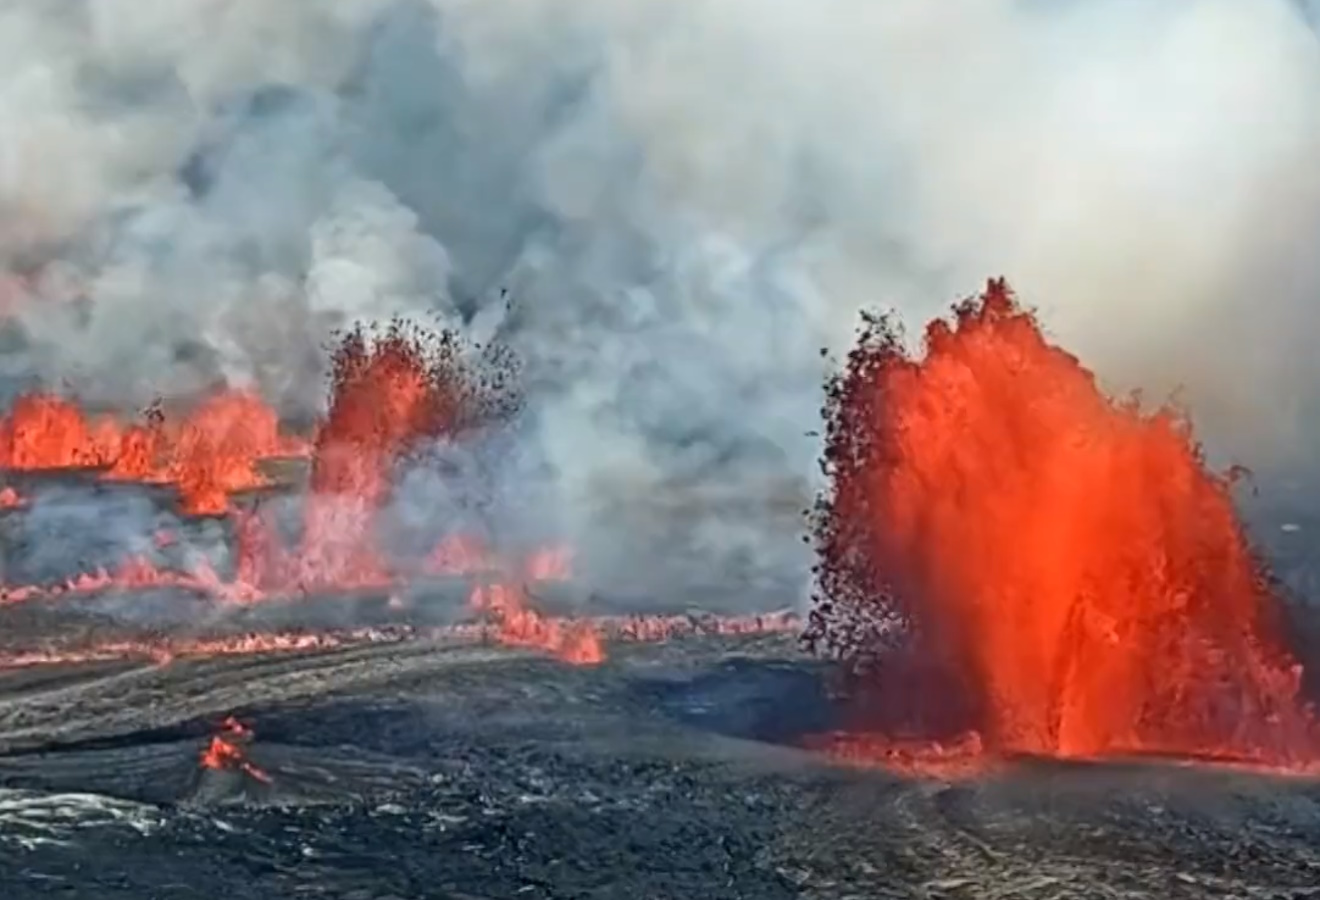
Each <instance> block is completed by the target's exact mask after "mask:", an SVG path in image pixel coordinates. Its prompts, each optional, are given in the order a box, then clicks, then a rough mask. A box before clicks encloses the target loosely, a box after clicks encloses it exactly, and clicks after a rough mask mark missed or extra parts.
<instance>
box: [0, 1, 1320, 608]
mask: <svg viewBox="0 0 1320 900" xmlns="http://www.w3.org/2000/svg"><path fill="white" fill-rule="evenodd" d="M1318 8H1320V4H1316V3H1310V2H1308V3H1288V2H1285V0H1261V2H1256V3H1242V2H1240V0H1179V2H1172V3H1163V4H1153V3H1144V2H1138V0H1058V2H1047V0H1034V2H1033V0H946V2H942V3H938V4H932V3H929V2H925V0H890V2H885V3H875V2H867V0H810V2H807V0H788V2H781V3H775V4H767V3H764V2H752V0H664V2H660V0H609V2H606V0H481V2H476V0H429V2H427V0H333V2H325V0H283V2H279V3H272V2H267V0H229V2H224V3H217V2H212V0H174V2H172V3H168V4H156V5H149V4H143V3H141V2H138V0H9V2H5V3H0V50H2V51H3V52H0V79H2V80H0V84H3V85H4V87H3V89H0V135H3V137H0V272H7V275H5V281H4V283H3V284H0V304H3V305H5V306H7V307H8V308H11V309H16V310H18V311H19V312H18V315H19V321H20V326H21V327H19V328H18V329H17V331H15V330H14V329H12V328H11V333H10V334H8V335H7V336H6V341H5V344H4V346H5V348H6V350H7V352H6V353H5V354H3V359H2V361H0V376H3V377H4V378H5V379H6V380H7V383H8V384H9V385H10V387H11V389H17V388H18V387H21V386H23V385H25V384H27V383H29V382H30V381H32V380H39V381H42V382H45V383H61V384H68V385H70V386H71V387H72V388H73V389H75V390H77V391H78V392H79V393H80V394H82V395H83V396H84V397H86V398H87V399H88V400H90V401H92V402H95V403H98V404H101V405H106V406H113V407H122V408H128V407H133V406H136V405H139V404H141V403H143V402H146V401H147V400H149V399H151V398H152V397H154V396H156V395H157V394H160V393H162V392H163V393H166V394H186V393H188V392H191V391H195V390H199V389H201V388H204V387H206V386H207V385H209V384H212V383H214V382H217V381H222V380H223V381H229V382H232V383H238V384H257V385H259V386H260V387H261V389H262V390H263V391H264V392H265V393H266V394H267V396H269V397H271V398H273V399H274V400H275V401H277V402H278V403H279V404H280V406H281V408H282V409H283V410H284V411H285V412H287V413H289V414H291V415H292V414H305V413H307V412H311V411H315V409H317V408H318V406H319V404H321V403H322V402H323V401H324V394H325V385H324V382H323V375H324V353H323V351H322V345H323V343H324V341H325V340H326V338H327V336H328V334H329V332H330V331H331V329H333V328H334V327H337V326H340V325H344V324H348V323H350V322H351V321H353V320H357V319H379V318H384V317H388V316H390V315H392V314H395V313H403V314H409V315H425V316H438V317H439V318H440V320H441V321H442V322H443V323H447V324H451V325H454V326H457V327H461V328H463V329H466V330H467V331H468V332H470V334H471V335H472V336H473V338H474V339H475V340H480V341H485V340H489V339H499V340H502V341H506V342H508V343H509V344H511V345H513V346H514V347H515V348H516V350H517V351H518V352H519V354H520V355H521V356H522V357H523V359H524V360H525V363H526V377H527V381H528V388H529V402H528V419H527V421H526V422H524V423H522V425H521V431H520V437H521V439H522V440H523V442H524V443H523V445H522V448H523V449H522V450H520V451H519V452H520V453H522V454H524V456H525V457H526V458H525V459H523V460H522V461H521V462H519V463H518V464H517V465H513V464H510V465H509V469H508V471H510V472H512V471H516V472H519V473H521V475H520V476H519V477H520V478H524V479H525V481H526V484H525V486H524V482H523V481H514V480H511V481H506V482H503V483H502V484H501V486H500V493H501V495H502V496H508V495H515V496H521V497H522V498H523V500H524V501H525V502H512V501H511V502H510V503H507V504H505V507H506V508H510V509H513V508H517V509H518V515H517V519H518V521H520V522H522V523H524V525H526V526H527V527H532V528H533V530H534V529H535V528H544V529H546V530H550V531H558V532H561V533H565V534H567V535H568V537H569V538H570V540H572V541H573V542H574V543H575V545H576V546H577V547H578V550H579V562H580V564H581V565H582V567H583V571H584V574H586V575H587V576H588V577H589V579H590V580H591V581H592V582H593V583H595V584H598V585H600V586H601V587H602V589H603V590H607V591H613V592H616V593H618V592H636V593H638V594H641V595H646V594H648V593H656V592H661V591H665V592H670V591H674V590H681V589H689V590H695V589H699V588H700V587H701V586H703V585H709V584H726V585H730V584H740V585H745V586H753V587H754V586H757V585H773V584H781V585H784V584H786V585H793V584H796V583H798V582H800V581H802V580H803V579H804V578H805V575H806V567H807V558H806V555H805V552H804V549H803V548H802V546H801V544H800V542H799V541H798V532H799V518H798V513H799V510H800V509H801V507H802V505H803V504H804V502H805V500H806V497H807V495H808V493H809V491H810V486H811V478H812V475H813V471H814V457H815V455H816V453H817V451H818V446H817V442H816V440H815V439H814V438H812V437H810V436H808V432H810V431H811V430H812V429H813V428H814V427H815V425H816V422H817V419H818V416H817V408H818V406H819V402H820V383H821V378H822V374H823V372H824V367H825V363H824V362H823V361H822V359H821V357H820V354H819V350H820V348H822V347H828V348H830V349H831V350H833V351H834V352H841V351H842V350H843V349H844V348H845V347H846V345H847V342H848V340H849V338H850V336H851V331H852V327H853V324H854V322H855V320H856V313H857V310H858V308H859V307H861V306H867V305H874V304H887V305H892V306H897V307H898V308H899V309H900V310H902V311H903V312H904V314H905V316H906V318H907V319H908V321H909V323H910V324H912V325H913V326H915V325H917V324H918V323H919V322H920V321H921V320H924V319H925V318H926V317H928V316H929V315H931V314H932V313H934V312H936V311H939V310H940V309H942V308H943V307H944V306H945V305H946V304H947V303H948V302H949V301H951V300H953V299H955V298H957V297H958V296H960V295H964V294H967V293H969V292H971V291H974V290H975V289H976V288H977V287H978V286H979V285H980V284H981V283H982V282H983V280H984V278H985V277H986V276H989V275H998V274H1003V275H1006V276H1008V277H1009V279H1010V281H1011V282H1012V283H1013V284H1015V285H1016V286H1017V287H1018V289H1019V291H1020V292H1021V293H1022V294H1023V295H1024V297H1025V299H1026V300H1027V301H1028V302H1030V303H1032V304H1034V305H1036V306H1038V307H1039V308H1040V310H1041V312H1042V315H1043V318H1044V321H1045V322H1046V323H1047V325H1048V326H1049V328H1050V330H1051V331H1052V333H1053V334H1054V335H1056V336H1057V337H1058V338H1059V339H1060V340H1061V341H1062V342H1064V343H1065V344H1067V345H1068V346H1069V347H1070V348H1072V349H1074V350H1075V351H1076V352H1078V353H1079V354H1080V355H1081V356H1082V357H1083V359H1085V360H1086V361H1088V362H1089V363H1091V364H1093V365H1094V366H1095V367H1096V368H1097V369H1098V370H1099V371H1100V372H1101V374H1102V375H1103V376H1104V377H1105V378H1106V379H1107V380H1108V381H1110V382H1111V383H1112V384H1114V385H1115V386H1116V387H1120V388H1127V387H1135V386H1145V387H1147V388H1148V389H1149V390H1150V391H1151V392H1152V393H1154V394H1156V395H1161V394H1164V393H1166V392H1167V391H1169V390H1170V389H1172V388H1173V387H1175V386H1178V385H1182V386H1185V387H1186V389H1187V392H1186V399H1187V400H1188V401H1189V402H1190V403H1191V404H1192V405H1193V407H1194V408H1195V409H1196V410H1197V411H1198V412H1199V413H1200V414H1201V419H1202V422H1203V424H1204V426H1205V427H1206V429H1207V432H1208V434H1209V435H1210V437H1211V438H1212V441H1213V443H1214V446H1215V447H1216V448H1217V449H1218V450H1220V451H1221V452H1222V453H1225V454H1229V455H1233V456H1235V457H1238V458H1242V459H1243V461H1246V462H1255V463H1258V464H1279V465H1282V464H1284V463H1287V462H1289V461H1291V460H1294V459H1304V458H1305V457H1306V456H1307V452H1308V451H1309V449H1310V448H1311V447H1312V446H1313V445H1314V442H1313V435H1312V434H1311V433H1309V432H1308V431H1307V430H1306V423H1307V422H1308V420H1309V418H1310V417H1311V413H1313V412H1314V411H1315V408H1316V398H1317V396H1318V394H1317V391H1316V390H1315V387H1316V385H1317V383H1320V378H1317V376H1318V375H1320V372H1317V366H1318V365H1320V364H1318V363H1316V362H1314V360H1315V355H1314V353H1312V352H1311V351H1312V346H1311V345H1312V342H1313V339H1312V335H1313V334H1315V333H1316V332H1315V326H1314V323H1313V318H1314V317H1313V315H1312V313H1311V312H1310V310H1311V309H1312V308H1313V303H1312V302H1311V298H1312V297H1313V295H1314V294H1315V291H1316V288H1317V286H1318V285H1320V268H1318V266H1317V264H1316V263H1315V262H1314V261H1313V259H1314V255H1313V254H1312V253H1310V244H1311V242H1312V241H1313V239H1314V236H1315V235H1316V233H1317V227H1318V226H1320V178H1317V176H1316V174H1315V166H1314V164H1313V160H1314V159H1315V154H1316V151H1317V149H1320V147H1318V145H1320V103H1317V100H1320V43H1318V42H1317V40H1316V36H1315V33H1314V32H1313V31H1312V28H1311V22H1312V21H1313V19H1312V18H1311V17H1312V16H1313V15H1314V14H1315V13H1316V12H1317V11H1318ZM506 292H507V293H506ZM520 492H521V493H520ZM412 493H413V494H414V495H415V496H419V497H425V496H428V494H427V491H425V490H419V491H415V492H412ZM445 496H446V495H445V494H444V492H443V491H442V492H441V493H439V494H437V495H436V497H435V498H434V499H435V502H436V503H443V502H445V501H444V497H445ZM533 499H534V501H535V502H532V501H533ZM437 515H438V513H437ZM511 518H512V516H511ZM527 523H532V524H531V525H528V524H527Z"/></svg>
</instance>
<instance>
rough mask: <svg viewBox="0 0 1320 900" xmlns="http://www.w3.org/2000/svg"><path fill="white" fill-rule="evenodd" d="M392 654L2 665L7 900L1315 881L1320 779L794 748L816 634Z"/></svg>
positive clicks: (1000, 889) (1240, 885)
mask: <svg viewBox="0 0 1320 900" xmlns="http://www.w3.org/2000/svg"><path fill="white" fill-rule="evenodd" d="M16 613H17V610H0V617H2V618H4V619H5V621H4V627H5V629H6V631H7V639H8V640H13V639H14V636H15V632H16V631H17V632H22V631H24V630H25V629H34V628H36V627H37V624H36V623H37V620H39V619H40V615H39V614H38V613H35V612H34V611H33V610H30V609H29V610H23V616H25V617H26V618H23V619H21V620H20V618H18V617H17V616H16V615H11V614H16ZM371 635H372V637H370V638H369V639H367V638H364V639H362V640H360V641H356V642H355V641H353V640H348V639H346V640H345V641H344V642H343V643H342V644H341V645H338V646H320V647H317V646H311V647H309V648H308V649H306V650H296V649H295V650H292V651H290V650H287V649H285V650H284V651H282V652H278V653H276V652H270V653H265V652H260V651H257V652H251V653H243V654H231V655H224V654H220V655H212V656H204V655H203V656H196V657H180V658H178V659H172V660H169V659H166V660H162V659H150V658H132V657H127V656H126V657H123V658H118V659H111V658H104V659H89V660H86V661H69V662H49V661H48V662H45V663H42V664H28V665H15V666H12V667H9V668H6V669H4V670H3V671H0V785H3V789H2V790H0V896H4V897H7V898H15V900H18V898H28V897H33V898H35V897H87V898H97V900H110V898H132V900H140V898H189V897H198V898H201V897H206V898H214V897H221V896H236V897H251V898H266V897H269V898H289V897H313V898H319V897H325V898H330V897H334V898H420V897H429V898H446V900H476V898H481V900H494V898H565V900H567V898H601V900H607V898H610V900H612V898H618V897H630V896H631V897H639V898H641V897H645V898H674V900H680V898H681V900H689V898H707V897H709V898H747V900H776V898H796V897H809V898H822V900H843V898H887V897H893V898H899V897H932V898H939V897H949V898H954V897H963V898H977V900H981V898H987V897H1014V898H1035V897H1039V898H1084V897H1095V896H1106V897H1132V898H1137V897H1149V898H1178V897H1188V898H1192V897H1225V898H1227V897H1257V898H1301V897H1307V896H1313V895H1314V894H1315V891H1316V888H1315V886H1316V885H1317V884H1320V787H1318V786H1317V785H1316V784H1315V783H1314V782H1312V781H1308V780H1304V779H1299V778H1287V777H1280V776H1270V775H1261V774H1253V773H1249V772H1241V771H1228V770H1215V769H1209V768H1203V767H1197V766H1190V765H1177V764H1168V763H1156V762H1150V763H1131V764H1126V765H1117V764H1110V765H1103V766H1101V765H1080V764H1077V765H1071V764H1067V765H1066V764H1059V763H1043V762H1039V761H1030V760H1023V761H1020V762H1016V763H1013V764H1011V765H1009V766H1008V767H1006V768H1002V769H999V770H997V771H996V772H994V773H992V774H986V775H982V776H980V777H978V778H974V779H970V780H957V781H939V780H930V779H905V778H902V777H899V776H896V775H894V774H892V773H889V772H886V771H885V770H883V769H879V768H866V767H838V766H834V765H830V764H829V763H827V762H826V761H824V760H822V759H820V758H819V757H817V756H814V755H813V754H811V753H810V752H807V751H806V750H802V749H799V744H800V743H801V741H800V738H801V736H803V735H807V734H813V733H820V732H822V731H826V730H829V729H830V728H832V727H833V726H834V725H835V724H837V723H836V722H835V721H834V712H833V707H832V706H831V701H830V700H829V699H828V697H827V688H826V684H827V683H828V678H827V677H826V670H825V669H824V668H823V667H822V665H821V664H820V663H818V662H815V661H811V660H808V659H807V658H805V657H804V656H803V655H802V654H801V652H800V650H799V648H798V646H797V642H796V640H795V636H794V635H793V634H791V633H782V634H772V635H759V636H743V637H736V636H734V637H726V636H689V637H682V638H677V639H674V640H671V641H669V642H666V643H639V644H622V643H620V644H611V645H610V646H609V648H608V649H609V651H610V652H609V654H608V657H607V659H606V661H605V662H603V663H601V664H600V665H597V666H570V665H567V664H564V663H562V662H560V661H557V660H554V659H548V658H544V657H541V656H538V655H536V654H535V653H533V652H522V651H518V650H514V649H510V648H507V647H501V646H496V645H494V644H488V643H483V642H481V641H466V642H463V641H454V640H450V639H443V638H436V637H428V636H426V635H425V634H424V633H423V632H421V631H412V632H408V631H405V630H395V631H393V632H391V631H389V630H387V629H381V630H378V631H376V632H372V633H371ZM225 759H228V760H229V761H230V763H232V762H233V761H234V760H240V761H241V764H229V763H226V762H225ZM208 761H209V762H208ZM1097 891H1102V893H1097Z"/></svg>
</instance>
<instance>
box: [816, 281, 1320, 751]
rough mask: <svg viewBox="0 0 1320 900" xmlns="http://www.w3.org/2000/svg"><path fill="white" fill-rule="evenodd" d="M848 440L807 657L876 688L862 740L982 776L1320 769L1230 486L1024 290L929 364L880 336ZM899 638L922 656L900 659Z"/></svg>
mask: <svg viewBox="0 0 1320 900" xmlns="http://www.w3.org/2000/svg"><path fill="white" fill-rule="evenodd" d="M826 418H827V424H828V431H827V449H826V457H825V462H826V472H827V474H828V476H829V478H830V479H831V490H830V492H829V494H828V495H827V496H826V497H825V498H823V499H822V503H821V505H820V508H819V510H818V516H817V520H816V537H817V546H818V552H819V555H820V564H819V566H818V568H817V572H818V591H817V597H816V602H815V608H814V609H813V611H812V614H811V620H810V623H809V626H808V628H807V631H806V633H805V635H804V637H805V639H806V641H807V642H808V644H809V645H811V646H813V647H815V648H816V649H818V650H821V651H824V652H828V653H830V654H832V655H835V656H837V657H840V658H841V659H843V660H844V661H845V662H846V663H848V664H849V666H850V668H851V669H852V671H853V672H854V673H861V672H862V671H863V670H866V671H867V672H868V673H869V674H859V677H858V678H857V680H856V684H855V687H856V688H857V692H858V693H857V697H858V703H859V705H858V707H857V710H858V715H859V717H860V718H859V722H860V724H861V725H862V726H863V727H872V728H874V727H877V726H878V727H879V728H880V730H881V731H882V733H883V734H886V735H888V736H889V737H891V738H892V739H893V740H894V742H895V745H897V744H898V743H901V742H902V741H904V740H906V739H908V738H910V737H913V736H916V737H924V738H926V739H929V740H930V741H932V742H933V741H940V742H941V744H940V745H941V746H942V747H948V746H955V747H959V748H962V749H961V750H960V751H959V753H960V754H962V755H966V754H967V753H968V752H971V751H968V748H973V750H974V751H975V752H978V753H979V750H980V748H982V747H983V748H984V749H985V750H986V751H987V752H989V753H993V754H1012V753H1027V754H1039V755H1045V756H1054V757H1073V758H1096V757H1105V756H1112V755H1120V754H1129V753H1154V754H1171V755H1182V756H1195V757H1220V758H1225V759H1237V760H1247V761H1254V762H1261V763H1268V764H1272V765H1279V766H1288V765H1300V764H1304V763H1306V762H1308V761H1311V760H1313V759H1315V758H1316V749H1317V742H1316V730H1315V728H1314V725H1313V720H1312V717H1311V713H1310V710H1309V709H1308V708H1306V707H1305V705H1304V704H1303V702H1302V701H1301V699H1300V698H1299V684H1300V677H1301V667H1300V666H1299V665H1298V664H1297V663H1296V661H1295V660H1294V659H1293V657H1292V656H1291V655H1290V653H1289V651H1288V649H1287V647H1286V645H1285V642H1284V640H1283V635H1282V633H1281V631H1280V625H1279V623H1278V618H1279V617H1278V613H1279V611H1280V606H1279V602H1278V600H1277V599H1276V597H1275V596H1274V594H1273V593H1272V587H1271V584H1270V581H1269V579H1268V578H1267V575H1266V573H1265V571H1264V569H1263V566H1262V564H1261V562H1260V561H1259V560H1258V558H1257V557H1256V556H1255V555H1254V554H1253V552H1252V550H1251V548H1250V546H1249V544H1248V541H1247V539H1246V537H1245V535H1244V532H1243V528H1242V526H1241V524H1240V523H1239V520H1238V517H1237V515H1236V512H1235V509H1234V505H1233V500H1232V497H1231V485H1230V482H1229V479H1228V478H1227V477H1225V476H1220V475H1217V474H1215V473H1213V472H1210V471H1208V470H1207V468H1206V465H1205V462H1204V459H1203V457H1202V453H1201V450H1200V448H1199V446H1198V444H1197V443H1196V441H1195V440H1194V438H1193V436H1192V431H1191V426H1190V424H1189V422H1188V421H1187V419H1186V418H1185V417H1184V416H1183V415H1181V414H1179V413H1178V412H1177V411H1175V410H1173V409H1168V408H1165V409H1160V410H1157V411H1153V412H1147V411H1143V410H1142V409H1141V408H1140V407H1139V406H1138V404H1137V403H1136V402H1135V401H1132V402H1118V401H1115V400H1112V399H1110V398H1109V397H1107V396H1106V395H1105V394H1104V393H1103V392H1102V391H1101V390H1100V389H1099V387H1098V386H1097V384H1096V380H1095V378H1094V376H1093V375H1092V374H1091V373H1090V372H1089V371H1087V370H1086V369H1085V368H1084V367H1083V366H1082V365H1081V364H1080V363H1079V362H1078V360H1077V359H1075V358H1074V357H1072V356H1070V355H1069V354H1068V353H1066V352H1064V351H1063V350H1061V349H1059V348H1058V347H1056V346H1053V345H1051V344H1050V343H1049V342H1047V341H1046V339H1045V338H1044V337H1043V336H1042V334H1041V331H1040V329H1039V327H1038V325H1037V323H1036V321H1035V319H1034V318H1033V316H1032V315H1031V314H1030V313H1029V312H1027V311H1024V310H1022V309H1021V308H1020V307H1019V306H1018V305H1017V303H1016V301H1015V299H1014V297H1013V295H1012V293H1011V292H1010V290H1009V289H1008V287H1007V286H1006V285H1005V284H1004V283H1003V282H1002V281H992V282H990V284H989V287H988V288H987V290H986V292H985V293H984V294H983V295H982V296H980V297H978V298H976V299H974V300H970V301H968V302H966V303H963V304H961V305H959V306H958V307H956V308H955V314H954V318H953V320H952V321H951V322H946V321H943V320H937V321H935V322H933V323H932V324H931V325H930V326H929V327H928V328H927V331H926V335H925V353H924V355H923V356H921V357H920V358H914V357H912V356H910V355H909V354H908V353H907V352H906V351H905V350H904V347H903V345H902V342H901V340H900V336H899V334H898V331H897V329H896V327H895V326H894V324H893V323H892V322H891V321H890V320H888V319H885V318H872V319H869V320H868V322H867V325H866V328H865V329H864V331H863V334H862V337H861V340H860V343H859V345H858V346H857V347H856V348H855V349H854V350H853V351H852V353H851V354H850V356H849V359H848V364H847V367H846V370H845V371H844V372H843V374H842V375H840V376H838V377H837V378H836V379H835V380H834V381H833V382H832V384H831V387H830V391H829V400H828V403H827V406H826ZM895 622H897V623H898V625H897V626H894V624H893V623H895ZM886 623H888V624H886ZM891 626H893V627H895V628H897V630H898V631H901V633H902V635H903V639H904V640H905V641H906V646H904V647H903V648H902V649H896V650H893V651H890V652H885V651H884V650H883V649H882V648H881V647H880V643H881V642H883V641H884V640H887V639H888V638H886V637H885V636H884V634H885V630H886V628H887V627H891ZM893 633H894V632H893V631H892V630H891V632H890V635H891V637H892V634H893ZM877 740H879V738H877ZM844 743H848V745H849V746H850V747H851V748H852V750H851V751H849V752H854V753H855V750H856V747H857V746H858V743H857V742H856V741H855V740H854V741H851V742H848V741H844ZM876 746H880V745H878V744H877V745H876ZM875 752H876V753H877V756H878V757H879V758H882V759H883V757H885V756H886V753H885V752H884V751H881V750H875ZM903 752H906V751H901V752H900V755H901V753H903ZM907 755H909V756H910V755H911V754H910V753H909V754H907Z"/></svg>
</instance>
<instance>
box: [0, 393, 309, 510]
mask: <svg viewBox="0 0 1320 900" xmlns="http://www.w3.org/2000/svg"><path fill="white" fill-rule="evenodd" d="M306 452H307V448H306V446H305V444H303V443H302V442H301V441H299V440H298V439H297V438H294V437H290V436H286V435H282V434H280V431H279V423H278V419H277V417H276V415H275V411H274V410H273V409H271V408H270V407H269V406H268V405H267V404H266V403H265V402H264V401H263V400H262V399H261V398H260V397H258V396H257V395H256V394H253V393H251V392H248V391H231V390H226V391H221V392H218V393H216V394H213V395H211V396H210V397H207V398H205V399H204V400H203V401H202V402H201V404H200V405H198V406H197V407H196V408H195V409H193V410H192V412H191V413H190V414H189V415H187V416H186V417H185V418H184V419H183V420H182V421H180V422H176V423H170V422H167V421H166V420H165V418H164V416H163V415H162V414H161V413H160V411H159V409H156V408H153V409H151V410H149V411H148V413H147V417H146V421H145V422H144V423H142V424H134V425H128V426H123V425H121V424H120V423H119V422H117V421H116V420H114V419H113V418H111V417H108V416H97V417H93V416H89V415H87V414H86V413H84V412H83V410H82V409H81V408H80V407H79V406H78V405H77V404H76V403H74V402H73V401H72V400H68V399H66V398H63V397H58V396H55V395H53V394H28V395H25V396H22V397H19V398H18V400H16V401H15V403H14V406H13V408H12V409H11V410H10V412H9V414H8V415H7V416H5V417H4V418H3V419H0V468H8V469H18V470H27V471H41V470H51V469H93V470H99V469H105V470H106V471H105V472H104V477H105V478H106V479H109V480H118V481H142V482H150V483H157V484H173V485H174V486H175V487H176V488H177V489H178V491H179V496H180V505H181V507H182V510H183V512H185V513H187V514H190V515H210V514H219V513H223V512H225V510H226V509H228V506H229V495H230V494H232V493H234V492H237V491H243V490H250V489H252V488H257V487H261V486H263V485H265V484H266V480H265V478H264V477H263V476H262V475H261V474H260V473H259V472H258V471H257V469H256V464H257V463H258V462H259V461H260V460H262V459H267V458H275V457H288V456H298V455H305V453H306Z"/></svg>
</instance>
